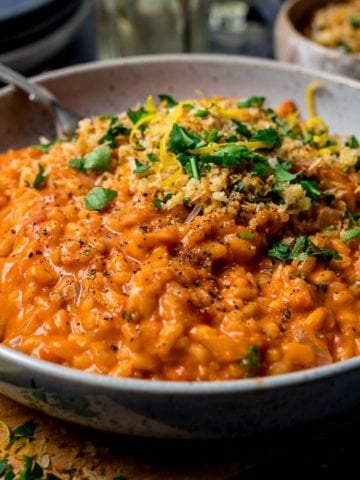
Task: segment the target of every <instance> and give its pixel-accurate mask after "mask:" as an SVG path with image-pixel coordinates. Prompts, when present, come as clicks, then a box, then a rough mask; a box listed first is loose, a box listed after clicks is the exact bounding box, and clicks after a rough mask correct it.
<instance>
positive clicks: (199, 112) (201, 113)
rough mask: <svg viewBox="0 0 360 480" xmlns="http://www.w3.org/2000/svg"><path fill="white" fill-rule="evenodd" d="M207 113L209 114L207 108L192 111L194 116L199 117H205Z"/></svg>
mask: <svg viewBox="0 0 360 480" xmlns="http://www.w3.org/2000/svg"><path fill="white" fill-rule="evenodd" d="M209 115H210V112H209V110H205V109H201V110H197V111H196V112H195V113H194V116H195V117H200V118H205V117H208V116H209Z"/></svg>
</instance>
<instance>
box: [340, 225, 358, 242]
mask: <svg viewBox="0 0 360 480" xmlns="http://www.w3.org/2000/svg"><path fill="white" fill-rule="evenodd" d="M355 238H360V228H352V229H351V230H348V231H347V232H345V233H344V235H343V236H342V237H341V239H342V240H343V241H344V242H349V241H350V240H354V239H355Z"/></svg>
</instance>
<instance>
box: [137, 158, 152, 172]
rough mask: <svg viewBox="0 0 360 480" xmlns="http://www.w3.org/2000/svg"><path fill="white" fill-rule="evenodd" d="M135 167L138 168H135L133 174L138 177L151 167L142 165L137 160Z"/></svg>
mask: <svg viewBox="0 0 360 480" xmlns="http://www.w3.org/2000/svg"><path fill="white" fill-rule="evenodd" d="M135 165H136V167H135V168H134V170H133V173H135V174H136V175H140V174H142V173H145V172H147V171H148V170H149V169H150V165H145V164H144V163H141V162H139V161H138V160H135Z"/></svg>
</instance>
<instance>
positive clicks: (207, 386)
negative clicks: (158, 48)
mask: <svg viewBox="0 0 360 480" xmlns="http://www.w3.org/2000/svg"><path fill="white" fill-rule="evenodd" d="M175 60H176V62H184V63H186V62H189V61H191V62H196V64H197V65H198V64H201V63H206V64H209V63H212V62H213V63H214V64H215V65H219V64H220V63H221V64H236V65H239V67H240V66H241V65H247V66H254V67H260V68H264V69H265V70H277V71H279V70H280V71H284V72H292V73H299V74H304V75H306V76H310V77H311V76H312V77H316V78H317V79H319V80H324V81H328V82H331V83H336V84H338V85H342V86H346V87H350V88H355V89H356V90H360V82H358V81H356V80H353V79H350V78H347V77H343V76H341V75H333V74H330V73H326V72H321V71H318V70H315V69H311V68H305V67H301V66H299V65H293V64H288V63H284V62H277V61H274V60H266V59H259V58H255V57H254V58H252V57H241V56H235V55H209V54H176V55H173V54H172V55H148V56H137V57H127V58H119V59H113V60H106V61H100V62H90V63H85V64H82V65H76V66H72V67H66V68H62V69H59V70H54V71H52V72H47V73H44V74H41V75H38V76H36V77H33V78H32V79H33V80H34V81H36V82H46V81H47V80H53V79H61V78H63V77H67V76H68V75H70V74H73V73H75V74H76V73H80V72H88V73H89V74H91V72H94V71H96V70H102V69H106V68H110V67H116V66H126V65H146V64H152V63H154V62H156V63H168V62H174V61H175ZM11 90H12V87H4V88H2V89H1V90H0V98H1V97H3V96H5V95H8V94H9V92H10V91H11ZM3 359H4V360H6V361H7V362H10V363H12V364H14V365H16V366H17V367H22V368H24V369H26V370H27V371H30V372H32V373H33V374H37V375H44V376H46V377H47V379H52V380H59V381H61V382H62V383H63V382H64V381H66V382H68V383H69V384H72V385H78V386H82V387H85V388H86V387H88V388H89V387H91V388H94V389H96V390H93V391H94V393H95V392H96V394H101V393H102V392H106V393H109V392H113V393H121V392H123V393H125V392H127V393H129V392H130V393H131V392H133V393H139V394H146V395H149V396H151V395H154V396H158V395H164V394H165V395H182V396H194V395H199V396H202V395H227V394H247V393H249V394H251V393H255V392H256V391H261V390H273V389H281V388H288V387H289V386H296V385H303V384H305V383H311V382H315V381H318V380H320V379H325V378H329V377H331V378H335V377H337V376H339V375H342V374H345V373H349V372H351V371H353V370H359V379H360V356H358V357H354V358H351V359H349V360H344V361H341V362H337V363H333V364H330V365H325V366H321V367H316V368H311V369H307V370H301V371H297V372H292V373H286V374H281V375H273V376H268V377H257V378H252V379H240V380H224V381H198V382H172V381H167V380H141V379H135V378H118V377H111V376H108V375H100V374H95V373H89V372H84V371H82V370H77V369H75V368H72V367H66V366H62V365H57V364H54V363H50V362H47V361H45V360H39V359H36V358H33V357H30V356H28V355H26V354H24V353H21V352H18V351H16V350H13V349H11V348H9V347H6V346H4V345H0V368H1V361H2V360H3Z"/></svg>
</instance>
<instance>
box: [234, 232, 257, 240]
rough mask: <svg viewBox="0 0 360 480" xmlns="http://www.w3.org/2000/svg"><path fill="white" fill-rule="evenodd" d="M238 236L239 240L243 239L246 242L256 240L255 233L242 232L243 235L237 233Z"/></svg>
mask: <svg viewBox="0 0 360 480" xmlns="http://www.w3.org/2000/svg"><path fill="white" fill-rule="evenodd" d="M236 236H237V237H238V238H243V239H244V240H252V239H253V238H255V233H253V232H242V233H237V234H236Z"/></svg>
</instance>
